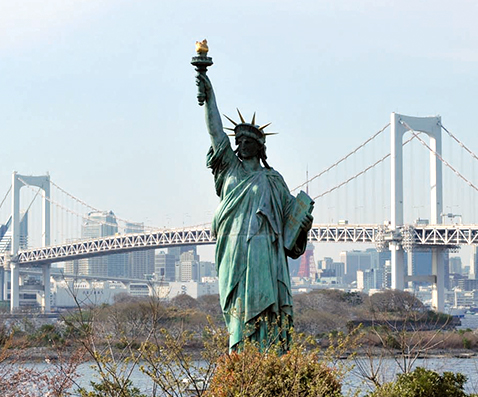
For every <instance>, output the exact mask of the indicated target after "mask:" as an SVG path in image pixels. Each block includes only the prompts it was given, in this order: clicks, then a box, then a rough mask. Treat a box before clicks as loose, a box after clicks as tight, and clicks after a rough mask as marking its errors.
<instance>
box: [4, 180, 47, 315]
mask: <svg viewBox="0 0 478 397" xmlns="http://www.w3.org/2000/svg"><path fill="white" fill-rule="evenodd" d="M25 184H28V185H30V186H37V187H39V188H40V189H41V190H42V193H41V194H42V245H43V246H48V245H50V201H49V200H50V176H49V175H41V176H31V175H20V174H18V173H17V172H13V174H12V242H11V252H10V254H11V260H10V279H11V289H10V310H11V311H12V312H14V311H16V310H18V308H19V307H20V271H19V265H18V260H17V258H18V251H19V249H20V189H21V188H22V187H23V186H25ZM50 266H51V264H49V263H48V264H44V265H43V266H42V269H43V286H44V301H43V305H42V309H43V311H44V312H45V313H48V312H50V310H51V307H50Z"/></svg>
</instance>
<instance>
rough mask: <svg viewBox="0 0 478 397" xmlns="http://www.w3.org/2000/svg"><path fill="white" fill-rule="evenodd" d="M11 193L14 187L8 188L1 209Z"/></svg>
mask: <svg viewBox="0 0 478 397" xmlns="http://www.w3.org/2000/svg"><path fill="white" fill-rule="evenodd" d="M11 191H12V185H10V187H9V188H8V191H7V193H6V194H5V197H4V198H3V200H2V202H1V203H0V208H2V206H3V203H5V201H6V200H7V197H8V195H9V194H10V192H11Z"/></svg>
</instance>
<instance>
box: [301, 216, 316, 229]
mask: <svg viewBox="0 0 478 397" xmlns="http://www.w3.org/2000/svg"><path fill="white" fill-rule="evenodd" d="M313 220H314V218H313V216H312V215H311V214H306V215H305V217H304V219H302V222H301V225H300V227H301V229H302V230H303V231H305V232H308V231H309V230H310V229H311V228H312V221H313Z"/></svg>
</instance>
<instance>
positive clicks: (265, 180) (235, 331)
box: [207, 139, 307, 350]
mask: <svg viewBox="0 0 478 397" xmlns="http://www.w3.org/2000/svg"><path fill="white" fill-rule="evenodd" d="M207 164H208V167H209V168H211V169H212V172H213V174H214V180H215V186H216V193H217V194H218V196H219V197H220V199H221V201H220V204H219V207H218V208H217V210H216V213H215V215H214V219H213V223H212V232H213V235H214V236H215V237H216V240H217V243H216V266H217V272H218V278H219V296H220V303H221V307H222V310H223V314H224V318H225V321H226V325H227V328H228V331H229V334H230V338H229V347H230V349H231V350H235V349H237V348H238V347H239V346H240V344H241V342H242V341H243V340H244V338H249V339H251V340H256V341H258V342H259V343H260V344H261V346H262V347H264V343H266V344H267V345H269V344H271V343H274V342H275V341H276V338H278V339H280V340H281V341H282V342H284V343H285V344H287V343H288V337H289V329H290V327H291V326H292V293H291V283H290V274H289V268H288V264H287V257H286V256H290V257H292V258H297V257H299V256H300V255H302V254H303V253H304V251H305V248H306V244H307V234H306V233H301V234H300V236H299V238H298V240H297V242H296V244H295V246H294V247H293V248H292V250H291V251H289V250H286V248H285V247H284V225H285V221H286V219H287V217H288V215H289V213H290V211H292V210H293V208H294V205H295V198H294V197H293V196H292V195H291V194H290V192H289V189H288V188H287V185H286V183H285V182H284V179H283V178H282V176H281V175H280V174H279V173H278V172H277V171H274V170H273V169H266V168H261V169H260V170H258V171H252V172H249V171H247V170H245V169H244V167H243V165H242V162H241V160H239V159H238V158H237V156H236V154H235V153H234V152H233V150H232V148H231V145H230V142H229V139H224V140H222V141H221V143H220V144H219V145H218V147H217V148H216V150H213V148H212V147H211V149H210V150H209V153H208V163H207ZM278 339H277V341H278Z"/></svg>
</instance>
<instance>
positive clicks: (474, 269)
mask: <svg viewBox="0 0 478 397" xmlns="http://www.w3.org/2000/svg"><path fill="white" fill-rule="evenodd" d="M468 277H469V278H471V279H478V250H477V248H476V245H473V253H472V255H471V260H470V272H469V274H468Z"/></svg>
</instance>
